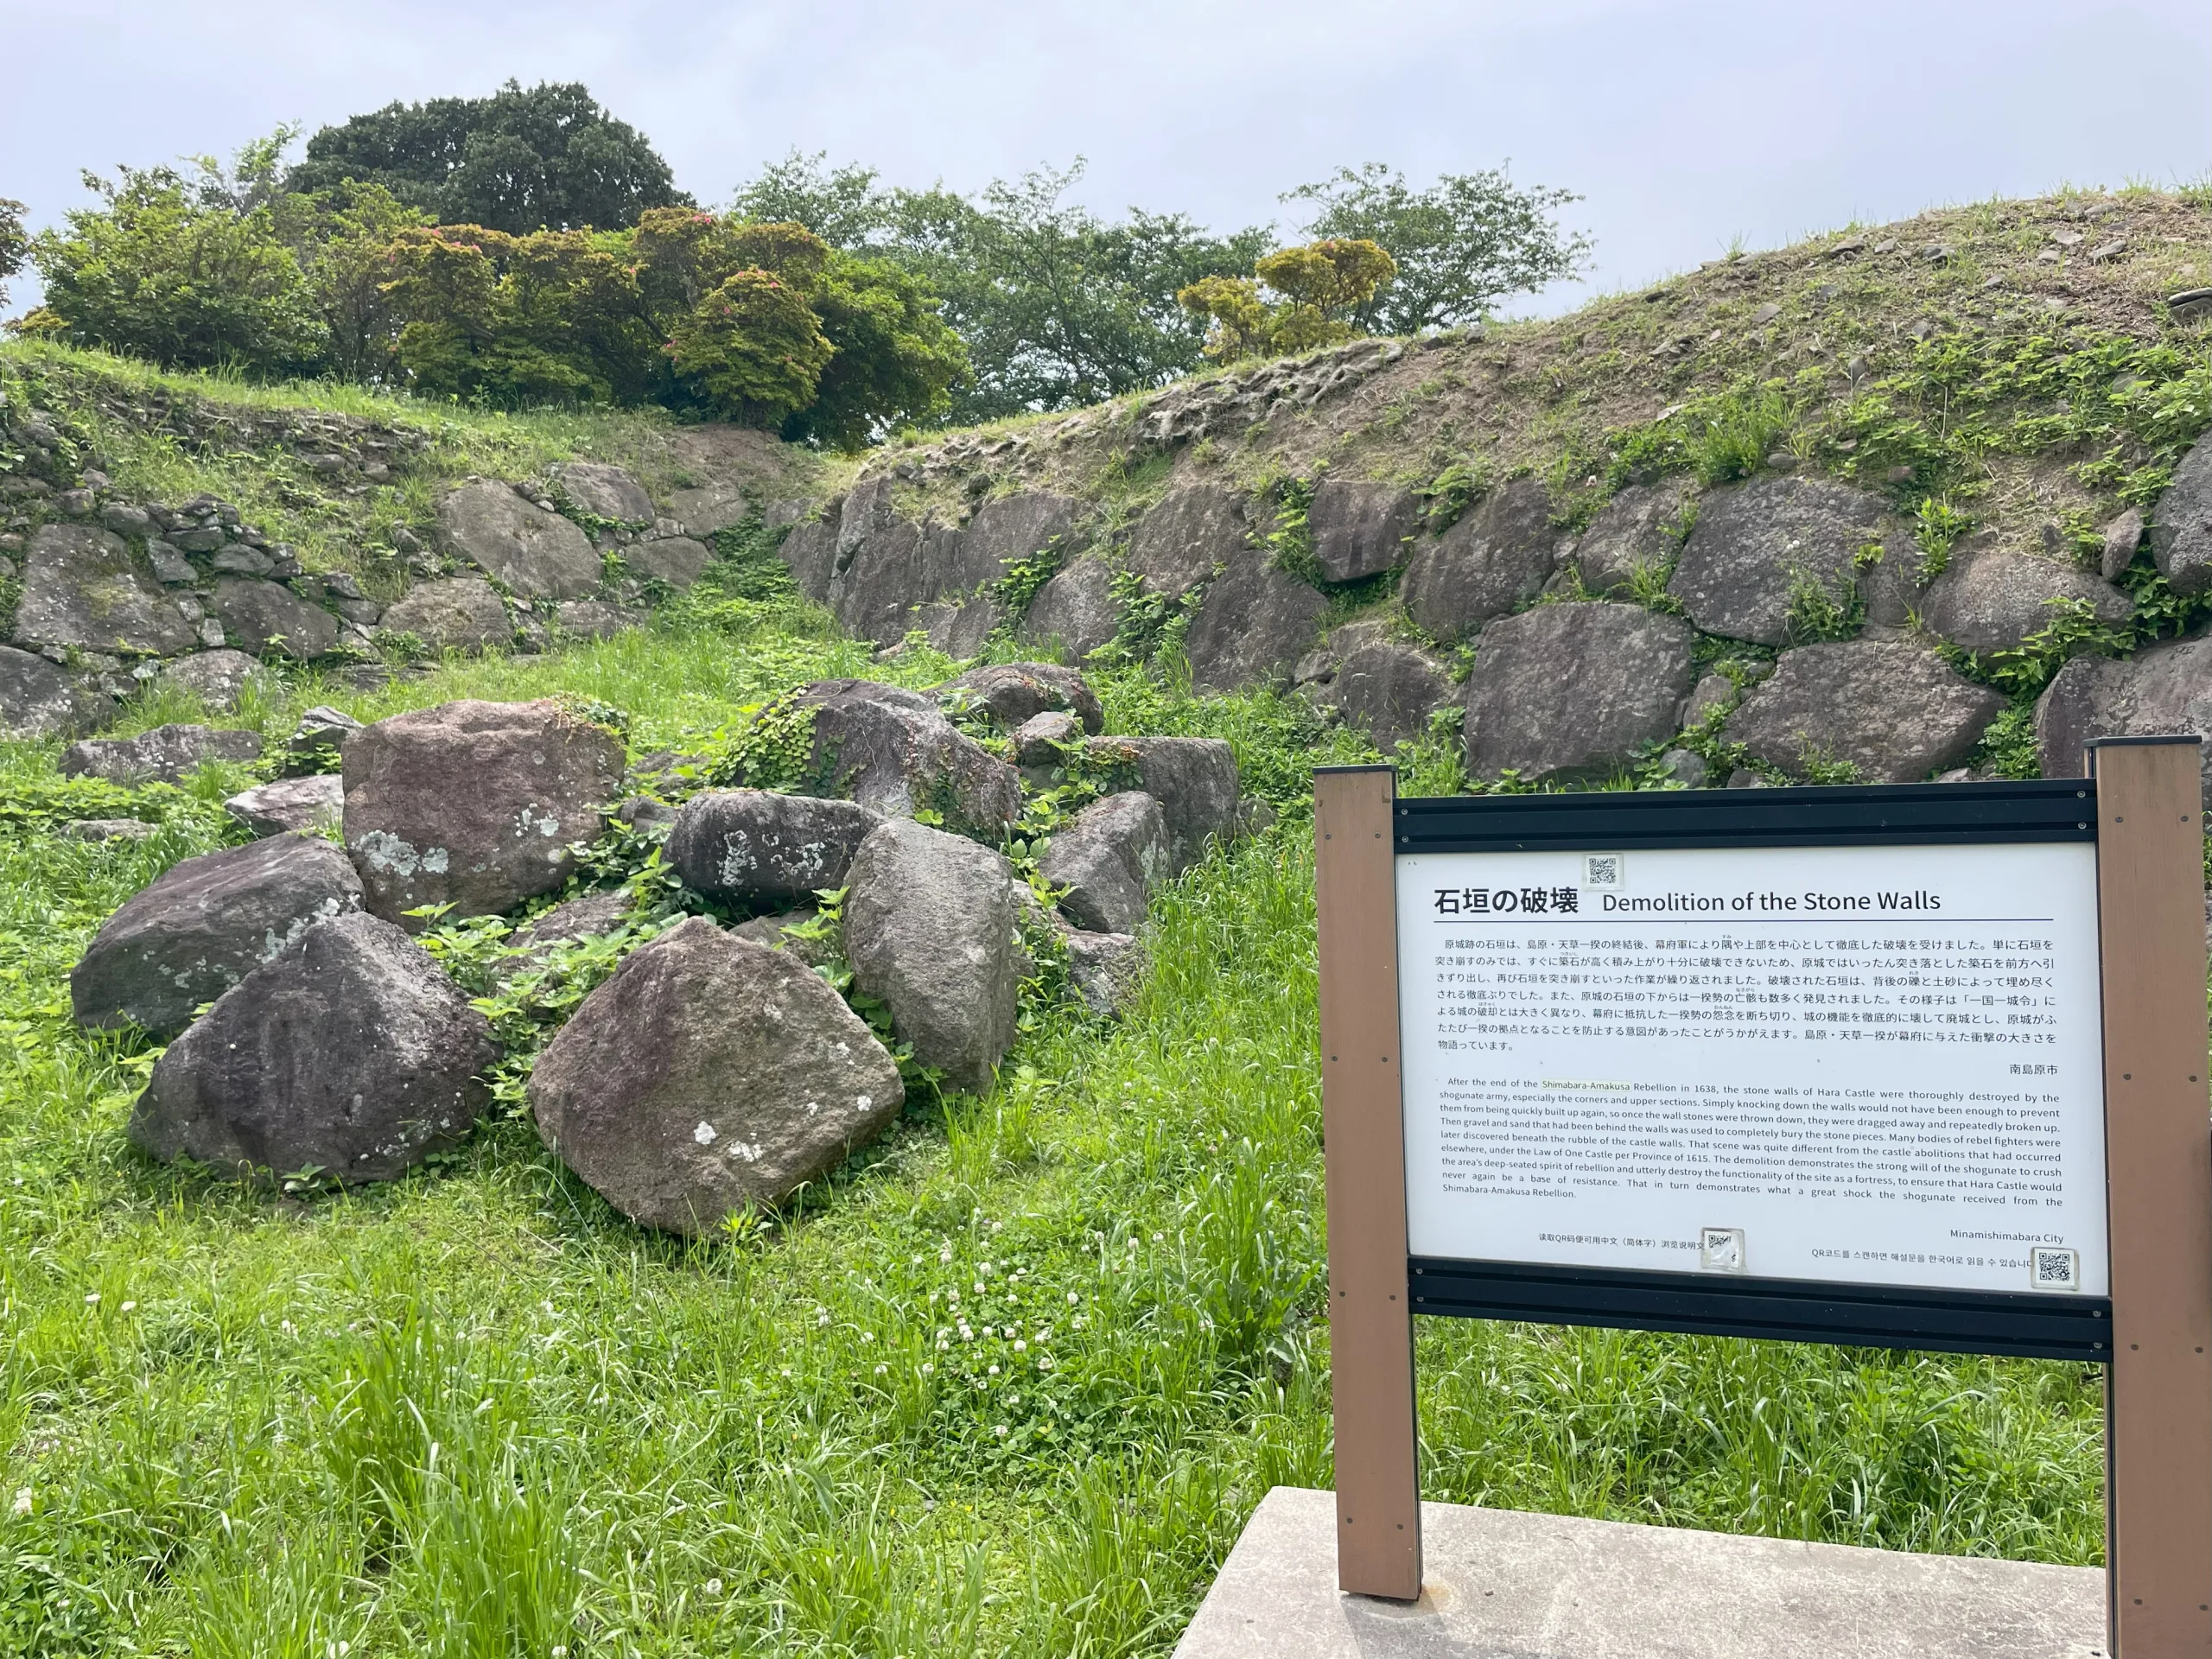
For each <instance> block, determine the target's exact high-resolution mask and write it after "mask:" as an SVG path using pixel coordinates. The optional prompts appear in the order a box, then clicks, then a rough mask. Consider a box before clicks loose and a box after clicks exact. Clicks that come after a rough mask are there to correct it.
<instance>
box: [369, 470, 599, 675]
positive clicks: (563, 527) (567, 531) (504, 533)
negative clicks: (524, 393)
mask: <svg viewBox="0 0 2212 1659" xmlns="http://www.w3.org/2000/svg"><path fill="white" fill-rule="evenodd" d="M438 531H439V534H440V535H441V536H442V537H443V538H444V540H445V543H446V544H447V545H448V547H450V548H451V549H452V550H454V552H455V553H456V554H458V555H460V556H461V557H462V558H465V559H467V560H468V561H469V562H470V563H473V564H474V565H475V566H476V567H477V568H478V569H481V570H483V571H485V572H486V574H487V575H493V576H496V577H498V578H499V581H501V582H505V584H506V586H507V588H508V591H510V592H511V593H517V594H521V595H522V596H523V597H524V598H525V599H581V598H582V597H583V595H584V594H588V593H589V592H590V591H591V590H592V589H593V588H596V587H597V586H598V585H599V582H600V577H601V569H602V566H601V560H600V556H599V554H598V552H597V550H594V548H593V546H592V544H591V540H590V538H589V537H587V536H586V535H585V534H584V533H583V531H581V530H579V529H577V528H576V526H575V525H574V524H570V523H569V521H568V520H567V519H566V518H562V517H561V515H560V514H559V513H557V512H546V511H545V509H544V508H543V507H540V506H537V505H534V504H532V503H531V502H528V501H525V500H524V499H522V497H520V496H518V495H517V494H516V493H514V491H513V490H512V489H510V488H509V487H508V486H505V484H499V483H494V482H493V481H492V480H488V479H479V480H476V481H475V482H474V483H471V484H464V485H462V486H461V487H460V488H459V489H456V490H454V491H453V492H451V493H449V494H448V495H447V497H446V499H444V500H442V501H441V502H440V503H439V504H438ZM385 626H391V623H389V622H387V623H386V624H385ZM418 632H419V630H418ZM424 637H425V638H427V637H428V636H427V635H426V636H424Z"/></svg>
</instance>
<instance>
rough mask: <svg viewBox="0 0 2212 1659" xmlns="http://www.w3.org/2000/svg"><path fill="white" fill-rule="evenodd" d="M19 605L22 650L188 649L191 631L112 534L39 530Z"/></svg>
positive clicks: (89, 529) (54, 527)
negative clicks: (57, 647) (42, 647)
mask: <svg viewBox="0 0 2212 1659" xmlns="http://www.w3.org/2000/svg"><path fill="white" fill-rule="evenodd" d="M22 583H23V587H22V597H21V598H20V599H18V600H17V601H16V628H15V634H14V639H15V641H16V644H17V645H30V646H33V647H36V646H40V645H60V646H72V645H73V646H76V647H78V648H79V649H81V650H86V651H112V652H124V654H126V655H130V656H141V657H168V656H174V655H175V653H176V652H181V651H186V650H189V649H190V648H191V645H192V643H193V639H194V634H193V629H192V625H191V624H190V623H189V622H188V621H186V620H184V618H183V617H182V616H181V615H179V614H178V613H177V608H176V607H175V605H174V604H173V603H171V602H170V601H169V600H168V596H167V595H165V594H163V593H162V590H161V588H160V586H159V585H158V584H157V583H155V582H149V581H148V580H147V579H146V578H145V577H143V576H142V575H139V574H138V572H137V569H136V568H134V567H133V565H132V564H131V563H130V549H129V548H128V547H127V546H126V545H124V540H123V537H120V536H118V535H117V534H116V533H115V532H114V531H111V530H99V529H96V528H95V527H93V526H92V525H91V524H41V525H40V526H39V528H38V531H37V533H36V534H35V535H34V536H33V537H31V542H30V546H29V549H28V550H26V551H25V553H24V555H23V575H22Z"/></svg>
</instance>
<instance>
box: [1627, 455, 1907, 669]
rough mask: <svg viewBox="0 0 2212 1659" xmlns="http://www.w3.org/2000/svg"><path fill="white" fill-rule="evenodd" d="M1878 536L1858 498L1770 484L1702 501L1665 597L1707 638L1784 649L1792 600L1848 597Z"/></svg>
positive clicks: (1789, 477)
mask: <svg viewBox="0 0 2212 1659" xmlns="http://www.w3.org/2000/svg"><path fill="white" fill-rule="evenodd" d="M1881 529H1882V503H1881V501H1880V500H1879V499H1878V498H1876V497H1874V496H1872V495H1869V494H1867V493H1866V492H1865V491H1863V490H1856V489H1853V488H1852V487H1851V486H1849V485H1847V484H1835V483H1831V482H1830V481H1828V480H1826V479H1820V478H1806V477H1803V476H1802V475H1801V474H1795V473H1788V474H1768V475H1766V476H1765V477H1762V478H1756V479H1753V480H1751V482H1750V483H1748V484H1736V485H1732V486H1729V487H1727V488H1726V489H1719V490H1713V491H1712V492H1710V493H1708V494H1707V495H1706V496H1705V498H1704V499H1702V500H1701V501H1700V503H1699V505H1698V512H1697V523H1696V524H1695V525H1694V526H1693V527H1692V529H1691V531H1690V534H1689V539H1688V541H1686V542H1685V543H1683V544H1682V555H1681V558H1680V559H1679V560H1677V561H1676V562H1675V575H1674V577H1673V579H1672V580H1671V581H1669V582H1668V584H1667V591H1668V592H1669V593H1670V594H1674V595H1675V597H1676V598H1677V599H1679V600H1681V602H1682V607H1683V609H1684V610H1686V611H1688V613H1689V617H1690V620H1692V621H1693V622H1695V623H1696V624H1697V625H1698V626H1699V627H1700V628H1702V629H1703V630H1704V631H1705V632H1707V633H1718V634H1722V635H1725V636H1726V638H1728V639H1749V640H1752V641H1755V642H1757V643H1758V644H1759V645H1783V644H1785V643H1786V642H1787V641H1788V639H1789V601H1790V596H1791V594H1793V593H1794V592H1795V591H1796V588H1798V587H1799V586H1800V585H1801V584H1803V583H1806V582H1813V583H1817V584H1818V585H1819V586H1820V587H1821V588H1823V589H1825V590H1826V591H1827V593H1829V594H1831V595H1836V596H1839V597H1840V596H1843V595H1846V594H1848V593H1849V592H1850V590H1851V589H1852V588H1853V585H1854V584H1855V583H1856V582H1858V579H1859V569H1858V560H1859V552H1860V550H1862V549H1863V548H1865V547H1866V545H1867V544H1868V543H1871V542H1874V541H1878V539H1879V538H1880V533H1881Z"/></svg>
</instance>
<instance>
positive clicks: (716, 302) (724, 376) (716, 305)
mask: <svg viewBox="0 0 2212 1659" xmlns="http://www.w3.org/2000/svg"><path fill="white" fill-rule="evenodd" d="M836 349H837V348H836V346H832V345H831V344H830V343H829V338H828V336H826V335H825V334H823V332H822V320H821V318H820V317H818V316H817V315H815V311H814V308H813V307H812V306H810V304H808V303H807V296H806V294H805V292H804V289H801V288H800V287H799V286H798V284H797V283H793V282H790V281H787V280H785V278H783V277H778V276H776V275H775V274H774V273H772V272H771V271H766V270H758V269H747V270H740V271H736V272H734V273H733V274H732V275H731V276H729V277H726V278H725V279H724V280H723V281H722V283H721V285H720V286H718V287H717V288H716V289H715V291H714V292H713V293H711V294H709V295H708V296H706V298H705V299H703V300H702V301H701V302H699V303H698V304H697V305H696V306H694V307H693V308H691V309H690V311H688V312H686V313H685V314H684V315H683V316H681V317H679V318H677V321H676V326H675V327H674V329H673V330H672V331H671V334H670V336H669V341H668V346H667V351H668V354H669V357H670V359H671V360H672V361H673V362H674V363H675V365H676V367H677V372H679V373H681V374H684V375H687V376H690V377H692V378H695V379H696V380H697V382H698V383H699V385H701V386H702V387H703V388H704V389H705V390H706V391H707V393H708V394H709V397H711V398H712V399H713V401H714V403H715V405H716V406H717V408H718V410H720V411H721V412H722V413H724V414H727V415H728V416H731V417H732V418H734V419H736V420H741V421H744V422H746V423H748V424H751V425H755V426H775V425H779V424H780V423H782V421H783V419H784V417H785V416H788V415H792V414H796V413H797V412H798V410H802V409H804V408H805V407H806V406H807V405H808V404H811V403H812V402H813V401H814V393H815V388H816V387H817V386H818V385H820V384H821V382H822V372H823V370H824V369H826V368H828V367H829V359H830V358H831V357H832V356H834V355H835V354H836Z"/></svg>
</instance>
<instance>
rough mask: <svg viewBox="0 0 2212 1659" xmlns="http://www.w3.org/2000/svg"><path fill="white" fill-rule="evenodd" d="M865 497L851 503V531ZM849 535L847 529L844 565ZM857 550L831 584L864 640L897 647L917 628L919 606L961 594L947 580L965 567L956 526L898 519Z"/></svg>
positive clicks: (842, 614)
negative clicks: (960, 568)
mask: <svg viewBox="0 0 2212 1659" xmlns="http://www.w3.org/2000/svg"><path fill="white" fill-rule="evenodd" d="M861 493H862V492H861V491H860V490H855V491H854V492H853V494H852V496H851V497H850V498H849V499H848V501H847V504H846V511H845V518H846V520H847V521H848V523H847V525H846V528H849V520H850V519H851V518H852V514H853V511H854V503H855V502H858V501H859V500H860V499H861ZM844 535H845V529H841V530H840V532H839V536H840V541H839V552H838V556H839V558H840V559H841V560H842V559H843V558H844V556H845V555H844V539H843V538H844ZM959 563H960V531H957V530H956V529H953V528H951V527H950V526H947V525H944V524H937V523H934V522H928V523H923V524H914V523H912V522H910V521H908V520H906V519H893V520H892V521H890V522H889V523H887V524H880V525H877V526H875V527H874V528H872V529H870V530H869V531H868V533H867V534H865V535H864V536H862V537H861V538H860V539H859V540H858V542H857V543H855V551H854V553H853V555H852V557H851V559H850V561H849V563H845V564H844V565H843V566H842V569H841V570H840V571H839V573H838V574H837V575H836V576H834V577H833V578H832V579H831V582H830V591H829V607H830V608H831V609H832V610H834V611H835V612H836V613H837V620H839V621H840V622H842V624H844V626H845V627H846V628H847V629H848V630H849V631H850V632H854V633H856V634H858V635H860V636H861V638H862V639H873V640H874V641H875V642H876V644H878V645H896V644H897V643H898V642H899V640H901V639H905V638H906V635H907V633H908V632H909V631H910V630H912V628H913V626H915V624H914V610H915V607H917V606H919V605H923V604H925V603H927V602H928V601H931V600H933V599H938V598H941V597H943V596H944V594H946V593H948V592H951V591H956V590H955V589H954V588H953V587H952V585H951V584H950V582H948V581H947V580H946V578H947V576H948V575H949V573H950V572H951V571H953V570H955V569H957V568H958V566H959Z"/></svg>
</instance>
